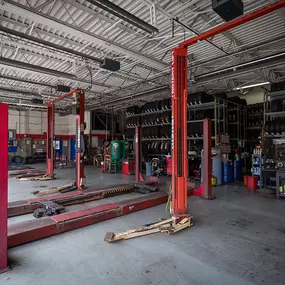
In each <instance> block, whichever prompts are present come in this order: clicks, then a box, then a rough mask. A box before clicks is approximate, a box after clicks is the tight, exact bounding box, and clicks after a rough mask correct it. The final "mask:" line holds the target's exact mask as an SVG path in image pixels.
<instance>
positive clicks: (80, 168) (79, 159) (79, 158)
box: [74, 91, 85, 190]
mask: <svg viewBox="0 0 285 285" xmlns="http://www.w3.org/2000/svg"><path fill="white" fill-rule="evenodd" d="M74 96H77V100H79V114H77V115H76V128H77V130H76V182H75V184H76V185H75V186H76V187H77V188H78V189H81V190H83V189H84V183H83V179H84V177H85V176H84V157H83V150H82V144H84V140H83V136H84V104H85V96H84V92H83V91H77V92H76V93H74Z"/></svg>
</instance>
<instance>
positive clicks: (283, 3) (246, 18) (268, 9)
mask: <svg viewBox="0 0 285 285" xmlns="http://www.w3.org/2000/svg"><path fill="white" fill-rule="evenodd" d="M283 7H285V0H280V1H278V2H276V3H274V4H270V5H267V6H264V7H262V8H261V9H258V10H256V11H253V12H251V13H248V14H245V15H243V16H241V17H239V18H237V19H235V20H232V21H230V22H227V23H225V24H223V25H220V26H218V27H216V28H213V29H211V30H209V31H207V32H205V33H203V34H201V35H199V36H197V37H194V38H191V39H189V40H186V41H184V42H182V43H181V44H179V48H187V47H189V46H191V45H194V44H196V43H197V42H199V41H203V40H206V39H209V38H211V37H214V36H216V35H218V34H221V33H223V32H226V31H228V30H231V29H233V28H236V27H238V26H240V25H243V24H245V23H248V22H250V21H253V20H255V19H257V18H260V17H262V16H265V15H268V14H270V13H272V12H274V11H276V10H278V9H281V8H283Z"/></svg>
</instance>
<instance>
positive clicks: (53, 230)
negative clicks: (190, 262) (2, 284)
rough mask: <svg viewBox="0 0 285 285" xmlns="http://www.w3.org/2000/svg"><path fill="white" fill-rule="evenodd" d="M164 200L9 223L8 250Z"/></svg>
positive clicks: (158, 195)
mask: <svg viewBox="0 0 285 285" xmlns="http://www.w3.org/2000/svg"><path fill="white" fill-rule="evenodd" d="M187 194H188V196H190V195H193V190H188V191H187ZM167 200H168V195H167V194H166V193H164V192H155V193H151V194H147V195H143V196H141V197H138V198H133V199H128V200H122V201H118V202H115V203H107V204H104V205H100V206H97V207H90V208H85V209H81V210H76V211H72V212H67V213H63V214H59V215H56V216H51V217H44V218H41V219H33V220H29V221H24V222H20V223H16V224H11V225H9V228H8V247H9V248H10V247H14V246H18V245H21V244H25V243H28V242H32V241H35V240H38V239H41V238H45V237H49V236H52V235H56V234H60V233H63V232H66V231H70V230H73V229H77V228H81V227H85V226H88V225H91V224H95V223H99V222H102V221H105V220H109V219H112V218H116V217H119V216H123V215H127V214H130V213H133V212H136V211H140V210H143V209H147V208H150V207H154V206H157V205H160V204H163V203H166V202H167Z"/></svg>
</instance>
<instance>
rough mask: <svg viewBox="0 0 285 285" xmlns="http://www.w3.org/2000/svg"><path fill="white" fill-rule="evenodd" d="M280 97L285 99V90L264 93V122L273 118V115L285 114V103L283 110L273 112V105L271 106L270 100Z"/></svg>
mask: <svg viewBox="0 0 285 285" xmlns="http://www.w3.org/2000/svg"><path fill="white" fill-rule="evenodd" d="M279 99H285V90H282V91H277V92H265V93H264V122H266V121H268V120H270V119H272V117H274V118H275V117H280V116H285V105H284V106H283V110H279V111H275V112H272V111H271V106H269V104H270V102H272V101H273V100H279Z"/></svg>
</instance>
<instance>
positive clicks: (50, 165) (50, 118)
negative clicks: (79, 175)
mask: <svg viewBox="0 0 285 285" xmlns="http://www.w3.org/2000/svg"><path fill="white" fill-rule="evenodd" d="M53 138H54V104H53V103H49V104H48V106H47V168H46V176H49V177H54V173H53V170H54V157H53V156H54V154H53Z"/></svg>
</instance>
